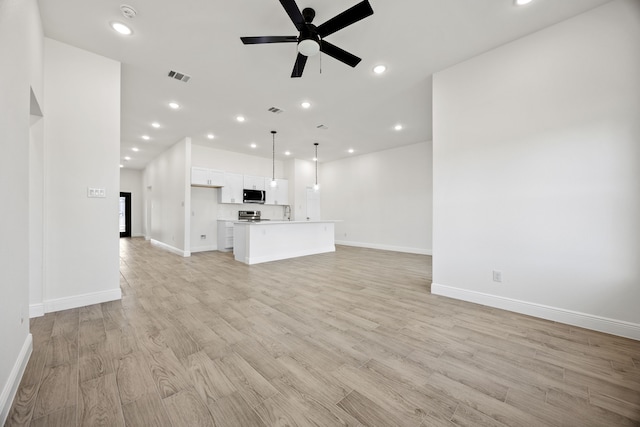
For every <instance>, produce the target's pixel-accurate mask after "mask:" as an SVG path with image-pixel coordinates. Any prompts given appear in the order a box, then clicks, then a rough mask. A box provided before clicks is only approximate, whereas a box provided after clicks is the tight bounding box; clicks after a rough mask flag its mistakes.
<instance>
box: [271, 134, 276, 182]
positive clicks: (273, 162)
mask: <svg viewBox="0 0 640 427" xmlns="http://www.w3.org/2000/svg"><path fill="white" fill-rule="evenodd" d="M271 139H272V145H271V181H272V182H273V181H275V180H276V131H275V130H272V131H271Z"/></svg>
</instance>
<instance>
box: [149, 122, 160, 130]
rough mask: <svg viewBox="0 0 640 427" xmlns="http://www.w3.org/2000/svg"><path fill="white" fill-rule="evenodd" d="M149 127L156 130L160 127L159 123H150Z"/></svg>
mask: <svg viewBox="0 0 640 427" xmlns="http://www.w3.org/2000/svg"><path fill="white" fill-rule="evenodd" d="M151 126H153V127H154V128H156V129H158V128H159V127H160V123H158V122H153V123H151Z"/></svg>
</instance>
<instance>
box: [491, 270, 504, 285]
mask: <svg viewBox="0 0 640 427" xmlns="http://www.w3.org/2000/svg"><path fill="white" fill-rule="evenodd" d="M493 281H494V282H499V283H501V282H502V271H500V270H493Z"/></svg>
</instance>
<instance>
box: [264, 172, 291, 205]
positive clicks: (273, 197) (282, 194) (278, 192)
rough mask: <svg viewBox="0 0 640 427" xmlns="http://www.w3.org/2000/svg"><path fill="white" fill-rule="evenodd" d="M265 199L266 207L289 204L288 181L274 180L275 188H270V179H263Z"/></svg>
mask: <svg viewBox="0 0 640 427" xmlns="http://www.w3.org/2000/svg"><path fill="white" fill-rule="evenodd" d="M264 183H265V188H266V189H267V191H266V192H267V195H266V196H267V197H266V200H265V204H267V205H288V204H289V181H287V180H286V179H276V186H275V187H272V186H271V178H265V179H264Z"/></svg>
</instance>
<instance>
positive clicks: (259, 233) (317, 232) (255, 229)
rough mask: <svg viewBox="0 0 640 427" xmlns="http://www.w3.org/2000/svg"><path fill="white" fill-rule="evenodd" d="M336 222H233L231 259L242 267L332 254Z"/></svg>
mask: <svg viewBox="0 0 640 427" xmlns="http://www.w3.org/2000/svg"><path fill="white" fill-rule="evenodd" d="M335 222H336V221H259V222H251V221H236V222H234V224H233V229H234V231H233V255H234V257H235V259H236V261H240V262H244V263H245V264H259V263H262V262H269V261H276V260H281V259H287V258H295V257H300V256H306V255H314V254H321V253H325V252H335V250H336V245H335V236H334V223H335Z"/></svg>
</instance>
